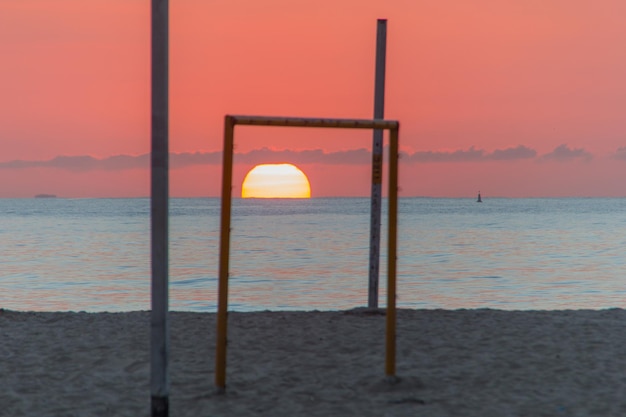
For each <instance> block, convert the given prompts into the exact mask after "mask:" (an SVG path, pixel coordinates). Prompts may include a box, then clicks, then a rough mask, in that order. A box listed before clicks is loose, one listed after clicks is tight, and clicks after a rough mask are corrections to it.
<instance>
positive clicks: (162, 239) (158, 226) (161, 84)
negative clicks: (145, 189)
mask: <svg viewBox="0 0 626 417" xmlns="http://www.w3.org/2000/svg"><path fill="white" fill-rule="evenodd" d="M168 14H169V5H168V0H152V9H151V19H152V29H151V30H152V37H151V39H152V54H151V55H152V62H151V66H152V69H151V73H152V85H151V93H152V97H151V100H152V124H151V142H152V150H151V159H150V164H151V193H150V216H151V266H152V279H151V305H152V313H151V318H150V330H151V332H150V394H151V415H152V417H167V416H168V415H169V389H170V381H169V353H170V348H169V317H168V308H169V307H168V304H169V300H168V285H169V283H168V281H169V280H168V269H169V262H168V241H169V225H168V217H169V172H168V171H169V155H168V153H169V145H168V140H169V137H168V134H169V120H168V119H169V97H168V84H169V82H168V78H169V74H168V73H169V69H168V64H169V62H168V61H169V53H168V50H169V47H168V44H169V39H168V38H169V35H168V32H169V28H168Z"/></svg>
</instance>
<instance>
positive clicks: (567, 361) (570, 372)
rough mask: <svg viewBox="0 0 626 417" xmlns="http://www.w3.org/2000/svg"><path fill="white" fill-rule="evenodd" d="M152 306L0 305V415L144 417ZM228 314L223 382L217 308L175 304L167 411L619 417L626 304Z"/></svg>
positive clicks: (623, 399)
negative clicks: (390, 347)
mask: <svg viewBox="0 0 626 417" xmlns="http://www.w3.org/2000/svg"><path fill="white" fill-rule="evenodd" d="M149 323H150V316H149V312H132V313H39V312H14V311H7V310H0V333H1V339H0V340H1V342H0V358H2V359H1V363H0V387H1V389H0V415H2V416H12V417H16V416H64V417H67V416H105V415H109V416H133V417H137V416H149V414H150V388H149V373H150V369H149V329H150V326H149ZM384 326H385V317H384V316H383V315H373V314H365V313H364V312H363V311H360V310H355V311H343V312H342V311H339V312H259V313H230V316H229V350H228V365H227V393H226V394H222V395H220V394H217V393H216V392H215V390H214V385H213V381H214V380H213V378H214V374H213V369H214V348H215V315H214V314H209V313H178V312H175V313H172V314H171V330H172V334H171V364H170V375H171V391H170V415H171V416H177V417H178V416H181V417H184V416H194V417H201V416H242V417H243V416H378V417H396V416H430V417H433V416H434V417H436V416H494V417H495V416H497V417H502V416H568V417H571V416H603V417H606V416H624V415H626V343H625V341H626V328H625V327H626V312H625V311H624V310H621V309H610V310H599V311H590V310H586V311H585V310H580V311H516V312H511V311H498V310H457V311H449V310H400V311H399V312H398V338H397V343H398V349H397V358H398V361H397V374H398V376H399V378H400V381H399V382H397V383H395V384H391V383H389V382H388V381H387V380H386V379H385V377H384Z"/></svg>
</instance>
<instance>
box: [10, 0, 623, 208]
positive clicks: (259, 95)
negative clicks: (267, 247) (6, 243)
mask: <svg viewBox="0 0 626 417" xmlns="http://www.w3.org/2000/svg"><path fill="white" fill-rule="evenodd" d="M149 13H150V2H149V0H143V1H138V0H89V1H83V0H3V1H2V2H0V56H1V57H2V58H1V59H2V63H1V65H0V97H1V99H0V149H1V152H2V153H1V156H0V197H30V196H32V195H34V194H38V193H54V194H58V195H60V196H64V197H108V196H111V197H117V196H146V195H148V194H149V170H148V159H147V158H146V157H145V155H146V154H147V153H148V152H149V150H150V114H149V111H150V103H149V100H150V90H149V87H150V83H149V77H150V56H149V53H150V26H149V23H150V20H149ZM625 15H626V3H624V2H623V1H622V0H603V1H600V2H592V1H588V0H525V1H523V2H522V1H513V0H510V1H509V0H504V1H503V0H476V1H471V2H468V1H462V0H456V1H452V0H422V1H414V0H405V1H401V0H386V1H384V2H383V1H367V0H359V1H357V0H316V1H309V0H303V1H296V2H294V1H287V0H267V1H251V0H228V1H227V0H213V1H206V0H176V1H174V0H171V1H170V18H171V26H170V39H171V44H170V57H171V66H170V74H171V79H170V99H171V101H170V111H171V113H170V114H171V123H170V126H171V130H170V133H171V134H170V149H171V152H173V153H176V154H177V155H173V158H172V170H171V193H172V195H174V196H199V195H213V196H218V195H219V189H220V188H219V183H220V180H221V171H220V167H219V163H220V159H219V152H220V151H221V146H222V142H221V141H222V139H221V135H222V120H223V116H224V115H225V114H227V113H230V114H260V115H276V116H315V117H357V118H371V117H372V111H373V91H374V85H373V84H374V58H375V38H376V19H377V18H386V19H388V43H387V45H388V49H387V53H388V56H387V93H386V112H385V113H386V118H389V119H397V120H399V121H400V123H401V131H400V143H401V150H402V152H403V158H402V161H401V166H400V170H401V171H400V184H401V188H402V189H401V194H400V195H401V196H415V195H427V196H474V195H475V194H476V192H477V191H478V190H481V192H482V193H483V195H485V196H513V197H524V196H626V186H625V185H622V184H623V183H624V182H623V181H621V175H622V173H623V172H624V171H625V169H626V119H625V118H624V109H626V75H625V74H626V54H624V52H623V45H625V44H626V29H625V28H624V25H623V21H622V19H623V16H625ZM237 129H238V130H237V135H236V138H237V148H236V152H237V155H236V157H235V160H236V162H237V165H236V170H235V177H236V178H235V183H236V184H238V185H237V187H239V185H240V183H241V180H243V177H244V176H245V174H246V172H247V170H249V169H250V168H251V167H253V166H254V164H256V163H264V162H290V163H295V164H296V165H298V167H300V168H301V169H302V170H303V171H304V172H305V173H306V174H307V175H308V176H309V179H310V181H311V188H312V195H313V196H327V195H350V196H352V195H367V194H368V193H369V179H370V174H369V167H368V162H369V159H368V158H369V157H368V154H367V151H364V150H363V149H366V150H369V149H370V147H371V133H370V132H349V131H328V130H310V131H306V130H305V131H303V130H300V129H288V128H262V127H255V128H250V127H238V128H237ZM303 151H308V152H303ZM238 192H239V190H235V194H238Z"/></svg>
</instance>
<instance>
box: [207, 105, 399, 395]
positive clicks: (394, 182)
mask: <svg viewBox="0 0 626 417" xmlns="http://www.w3.org/2000/svg"><path fill="white" fill-rule="evenodd" d="M235 125H248V126H283V127H319V128H335V129H370V130H389V191H388V196H387V197H388V198H387V199H388V204H389V208H388V210H389V213H388V248H387V262H388V265H387V312H386V335H385V374H386V375H387V377H395V373H396V256H397V223H398V150H399V144H398V139H399V129H400V123H399V122H398V121H395V120H382V119H372V120H367V119H328V118H302V117H270V116H235V115H226V116H225V117H224V152H223V162H222V201H221V203H222V206H221V218H220V259H219V284H218V285H219V288H218V306H217V338H216V341H217V346H216V349H215V385H216V387H217V389H218V390H221V391H223V390H225V389H226V345H227V343H226V341H227V321H228V274H229V263H230V228H231V226H230V224H231V206H232V177H233V154H234V136H235ZM380 174H382V173H380Z"/></svg>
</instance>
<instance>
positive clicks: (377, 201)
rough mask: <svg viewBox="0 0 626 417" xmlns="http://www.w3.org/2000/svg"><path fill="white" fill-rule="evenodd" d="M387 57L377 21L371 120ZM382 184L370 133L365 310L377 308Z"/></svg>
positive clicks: (378, 141) (378, 137) (377, 146)
mask: <svg viewBox="0 0 626 417" xmlns="http://www.w3.org/2000/svg"><path fill="white" fill-rule="evenodd" d="M386 56H387V20H386V19H378V22H377V29H376V75H375V85H374V119H376V120H378V119H384V118H385V60H386ZM382 182H383V131H382V130H380V129H376V130H374V133H373V145H372V194H371V203H370V264H369V287H368V294H367V306H368V307H369V308H378V282H379V275H380V273H379V271H380V222H381V220H380V218H381V214H380V212H381V204H382V203H381V200H382Z"/></svg>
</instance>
